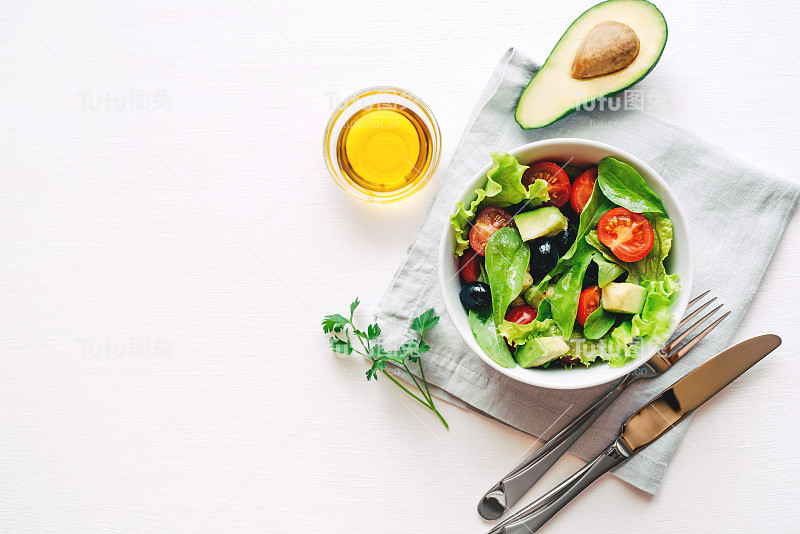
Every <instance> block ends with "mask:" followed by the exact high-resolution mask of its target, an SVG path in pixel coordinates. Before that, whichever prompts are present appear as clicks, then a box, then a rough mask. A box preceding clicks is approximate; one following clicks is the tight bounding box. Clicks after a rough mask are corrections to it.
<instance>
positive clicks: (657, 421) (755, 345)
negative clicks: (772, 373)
mask: <svg viewBox="0 0 800 534" xmlns="http://www.w3.org/2000/svg"><path fill="white" fill-rule="evenodd" d="M780 344H781V338H779V337H778V336H775V335H772V334H766V335H763V336H757V337H754V338H750V339H747V340H745V341H742V342H741V343H739V344H737V345H734V346H733V347H731V348H729V349H726V350H724V351H722V352H720V353H719V354H717V355H716V356H714V357H713V358H711V359H710V360H708V361H707V362H706V363H704V364H703V365H701V366H700V367H698V368H697V369H695V370H694V371H692V372H690V373H689V374H687V375H686V376H684V377H683V378H681V379H680V380H678V381H677V382H675V384H673V385H672V387H670V388H668V389H666V390H664V391H663V392H662V393H661V394H660V395H659V396H658V397H656V398H655V399H654V400H653V401H652V402H650V404H647V405H646V406H644V407H642V408H640V409H639V410H638V411H637V412H636V413H634V414H633V415H631V416H630V417H629V418H628V419H627V420H626V421H625V423H623V425H622V434H621V435H620V437H619V440H620V441H621V443H622V444H623V445H624V446H625V447H626V448H627V449H628V451H630V454H636V453H637V452H639V451H640V450H642V449H643V448H645V447H646V446H648V445H649V444H651V443H652V442H653V441H655V440H657V439H658V438H660V437H661V436H662V435H663V434H664V433H665V432H666V431H667V430H669V429H670V428H672V427H673V426H675V425H677V424H678V423H679V422H680V421H681V420H683V418H684V417H686V416H687V415H689V414H690V413H692V412H693V411H694V410H696V409H697V408H698V407H700V406H701V405H702V404H703V403H705V402H706V401H707V400H709V399H710V398H711V397H713V396H714V395H716V394H717V393H719V392H720V391H722V390H723V389H724V388H725V386H727V385H728V384H730V383H731V382H733V381H734V380H736V378H738V377H739V376H740V375H741V374H742V373H744V372H745V371H747V370H748V369H750V368H751V367H752V366H754V365H755V364H756V363H758V362H759V361H760V360H761V359H762V358H764V357H765V356H766V355H767V354H769V353H770V352H772V351H773V350H775V349H776V348H778V347H779V346H780Z"/></svg>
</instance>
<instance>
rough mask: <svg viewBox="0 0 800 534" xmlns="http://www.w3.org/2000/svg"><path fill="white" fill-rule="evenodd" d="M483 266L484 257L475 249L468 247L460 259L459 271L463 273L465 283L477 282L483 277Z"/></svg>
mask: <svg viewBox="0 0 800 534" xmlns="http://www.w3.org/2000/svg"><path fill="white" fill-rule="evenodd" d="M482 267H483V258H481V257H480V256H478V255H477V254H475V251H474V250H472V249H471V248H468V249H467V250H465V251H464V254H463V255H462V256H461V258H459V260H458V272H459V274H460V275H461V280H462V281H463V282H464V283H465V284H469V283H470V282H477V281H478V278H480V277H481V270H482Z"/></svg>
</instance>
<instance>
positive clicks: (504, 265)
mask: <svg viewBox="0 0 800 534" xmlns="http://www.w3.org/2000/svg"><path fill="white" fill-rule="evenodd" d="M530 259H531V249H530V248H528V245H527V244H525V243H524V242H523V241H522V237H521V236H520V235H519V231H518V230H517V229H516V228H508V227H506V228H501V229H500V230H498V231H497V232H495V233H494V235H492V237H490V238H489V241H488V242H487V243H486V274H487V276H488V278H489V287H490V288H491V290H492V312H493V313H494V322H495V324H501V323H502V322H503V318H504V316H505V314H506V310H507V309H508V305H509V304H511V301H512V300H514V298H515V297H516V296H517V295H519V294H520V292H522V282H523V279H524V278H525V272H526V271H527V269H528V263H529V262H530Z"/></svg>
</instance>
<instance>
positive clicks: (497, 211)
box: [469, 206, 514, 256]
mask: <svg viewBox="0 0 800 534" xmlns="http://www.w3.org/2000/svg"><path fill="white" fill-rule="evenodd" d="M513 225H514V217H512V216H511V214H510V213H508V212H507V211H506V210H504V209H503V208H497V207H495V206H489V207H488V208H484V209H483V211H481V212H480V213H479V214H478V218H477V219H475V224H474V225H473V226H472V228H470V229H469V244H470V246H471V247H472V250H474V251H475V253H476V254H478V255H479V256H485V255H486V243H487V241H489V238H490V237H492V235H493V234H494V233H495V232H497V231H498V230H499V229H500V228H503V227H504V226H513Z"/></svg>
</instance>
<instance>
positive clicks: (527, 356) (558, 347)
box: [514, 336, 569, 367]
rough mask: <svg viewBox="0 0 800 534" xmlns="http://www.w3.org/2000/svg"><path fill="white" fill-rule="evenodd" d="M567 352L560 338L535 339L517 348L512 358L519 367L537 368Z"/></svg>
mask: <svg viewBox="0 0 800 534" xmlns="http://www.w3.org/2000/svg"><path fill="white" fill-rule="evenodd" d="M567 352H569V345H567V342H566V341H564V338H562V337H561V336H551V337H537V338H535V339H532V340H530V341H528V342H527V343H525V344H524V345H522V346H521V347H518V348H517V350H516V352H514V358H515V359H516V360H517V363H518V364H519V365H520V367H538V366H539V365H544V364H546V363H547V362H549V361H551V360H555V359H556V358H558V357H559V356H562V355H564V354H566V353H567Z"/></svg>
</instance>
